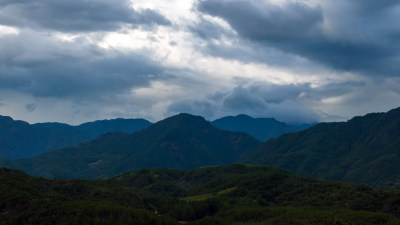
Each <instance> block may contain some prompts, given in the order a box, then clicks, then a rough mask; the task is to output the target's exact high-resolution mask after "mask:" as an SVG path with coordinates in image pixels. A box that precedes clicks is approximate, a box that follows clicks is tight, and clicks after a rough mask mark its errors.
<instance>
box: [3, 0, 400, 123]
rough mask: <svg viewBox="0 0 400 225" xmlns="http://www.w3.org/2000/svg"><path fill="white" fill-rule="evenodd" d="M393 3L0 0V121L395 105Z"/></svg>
mask: <svg viewBox="0 0 400 225" xmlns="http://www.w3.org/2000/svg"><path fill="white" fill-rule="evenodd" d="M399 19H400V3H399V2H398V1H394V0H393V1H392V0H389V1H373V0H366V1H345V0H336V1H322V0H313V1H308V0H307V1H306V0H262V1H256V0H251V1H242V0H188V1H185V2H184V4H183V2H182V1H181V0H170V1H168V2H165V1H162V0H146V1H145V0H135V1H128V0H122V1H121V0H118V1H117V0H108V1H106V0H83V1H78V0H73V1H71V0H70V1H66V0H60V1H50V0H38V1H26V0H12V1H11V0H5V1H0V114H1V115H10V116H13V117H14V118H16V119H23V120H27V121H30V122H43V121H60V122H68V123H73V124H77V123H80V122H85V121H90V120H95V119H105V118H114V117H144V118H147V119H150V120H152V121H157V120H159V119H163V118H165V117H167V116H171V115H173V114H176V113H179V112H189V113H193V114H197V115H202V116H205V117H206V118H207V119H216V118H218V117H222V116H227V115H236V114H241V113H245V114H249V115H251V116H254V117H275V118H277V119H278V120H282V121H285V122H289V123H304V122H315V121H332V120H346V119H349V118H351V117H352V116H355V115H361V114H365V113H368V112H373V111H386V110H389V109H391V108H394V107H398V103H399V102H400V91H399V88H398V87H399V85H400V78H399V75H400V67H399V66H398V65H399V64H400V27H399V26H398V25H397V23H396V22H394V21H398V20H399Z"/></svg>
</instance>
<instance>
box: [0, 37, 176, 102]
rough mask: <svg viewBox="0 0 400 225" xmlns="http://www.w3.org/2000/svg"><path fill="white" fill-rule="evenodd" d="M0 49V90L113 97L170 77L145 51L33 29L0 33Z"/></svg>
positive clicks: (57, 95) (42, 94) (64, 95)
mask: <svg viewBox="0 0 400 225" xmlns="http://www.w3.org/2000/svg"><path fill="white" fill-rule="evenodd" d="M0 49H3V50H4V51H3V52H2V53H0V58H1V60H0V89H1V90H13V91H19V92H23V93H27V94H30V95H32V96H36V97H52V98H73V99H80V100H85V99H104V98H108V99H112V98H113V96H116V95H118V94H123V93H126V92H129V91H130V90H131V89H132V88H137V87H146V86H148V85H149V84H150V82H151V81H152V80H160V79H168V77H169V76H168V75H165V74H164V70H165V68H163V67H161V66H160V65H159V64H158V63H156V62H154V61H152V60H151V59H149V58H147V57H146V54H145V53H143V54H139V53H133V52H132V53H129V54H124V53H121V52H118V51H116V50H104V49H100V48H98V47H96V46H92V45H90V44H87V43H79V42H78V43H70V44H68V43H64V42H60V41H57V40H56V39H54V38H52V37H51V36H41V35H38V34H37V33H29V32H22V33H20V34H19V35H18V36H3V37H0Z"/></svg>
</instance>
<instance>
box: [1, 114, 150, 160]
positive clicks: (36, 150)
mask: <svg viewBox="0 0 400 225" xmlns="http://www.w3.org/2000/svg"><path fill="white" fill-rule="evenodd" d="M150 125H151V123H150V122H149V121H147V120H144V119H112V120H99V121H95V122H89V123H84V124H81V125H79V126H70V125H68V124H63V123H38V124H32V125H31V124H29V123H27V122H24V121H18V120H13V119H12V118H11V117H8V116H0V158H7V159H20V158H28V157H33V156H37V155H40V154H42V153H46V152H49V151H52V150H56V149H59V148H62V147H67V146H71V145H76V144H78V143H81V142H84V141H89V140H93V139H95V138H96V137H99V136H100V135H103V134H105V133H108V132H111V131H122V132H127V133H133V132H136V131H138V130H141V129H144V128H146V127H148V126H150Z"/></svg>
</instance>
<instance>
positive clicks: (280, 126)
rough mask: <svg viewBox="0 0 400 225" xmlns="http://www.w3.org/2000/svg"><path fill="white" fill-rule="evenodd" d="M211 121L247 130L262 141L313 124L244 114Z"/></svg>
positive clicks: (217, 125) (225, 127) (227, 128)
mask: <svg viewBox="0 0 400 225" xmlns="http://www.w3.org/2000/svg"><path fill="white" fill-rule="evenodd" d="M211 123H212V124H213V125H214V126H216V127H218V128H220V129H223V130H229V131H241V132H246V133H248V134H250V135H252V136H253V137H255V138H257V139H258V140H260V141H267V140H269V139H271V138H276V137H278V136H280V135H282V134H285V133H291V132H296V131H299V130H303V129H306V128H308V127H310V126H312V125H313V124H300V125H288V124H286V123H283V122H280V121H277V120H276V119H274V118H252V117H250V116H247V115H244V114H240V115H238V116H227V117H223V118H220V119H217V120H214V121H212V122H211Z"/></svg>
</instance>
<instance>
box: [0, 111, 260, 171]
mask: <svg viewBox="0 0 400 225" xmlns="http://www.w3.org/2000/svg"><path fill="white" fill-rule="evenodd" d="M259 143H260V142H259V141H258V140H257V139H255V138H254V137H252V136H250V135H248V134H246V133H242V132H230V131H225V130H220V129H218V128H216V127H214V126H212V125H211V124H210V123H209V122H208V121H206V120H205V119H204V118H202V117H199V116H193V115H190V114H184V113H182V114H179V115H176V116H172V117H169V118H167V119H165V120H162V121H160V122H157V123H155V124H153V125H152V126H150V127H148V128H145V129H143V130H141V131H138V132H136V133H133V134H125V133H121V132H113V133H107V134H105V135H103V136H101V137H99V138H97V139H96V140H94V141H90V142H86V143H83V144H79V145H77V146H72V147H67V148H63V149H59V150H56V151H52V152H48V153H45V154H42V155H40V156H36V157H33V158H28V159H20V160H15V161H11V160H1V161H0V166H5V167H10V168H16V169H21V170H24V171H26V172H27V173H29V174H33V175H38V176H43V177H50V178H53V177H62V178H86V179H93V178H103V177H110V176H114V175H117V174H120V173H122V172H129V171H133V170H137V169H140V168H153V167H163V168H181V169H192V168H197V167H200V166H208V165H223V164H230V163H233V162H236V161H238V160H239V159H240V158H241V157H243V156H244V154H246V153H247V152H249V151H250V150H252V149H253V148H254V147H256V146H257V145H258V144H259Z"/></svg>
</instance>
